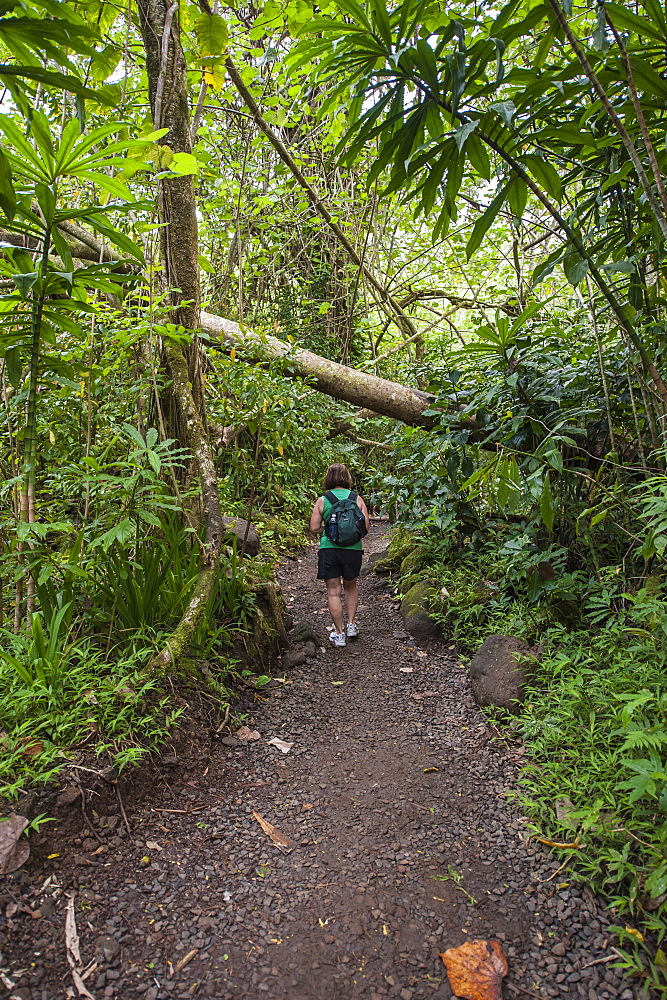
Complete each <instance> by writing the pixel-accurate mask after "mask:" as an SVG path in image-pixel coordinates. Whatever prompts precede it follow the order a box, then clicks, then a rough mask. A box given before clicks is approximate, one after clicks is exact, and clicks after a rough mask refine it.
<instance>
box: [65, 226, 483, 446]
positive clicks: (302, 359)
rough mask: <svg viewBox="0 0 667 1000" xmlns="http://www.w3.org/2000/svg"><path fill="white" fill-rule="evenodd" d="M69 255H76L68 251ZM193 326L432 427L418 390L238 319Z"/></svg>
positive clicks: (104, 252) (368, 404)
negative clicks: (305, 347) (266, 333)
mask: <svg viewBox="0 0 667 1000" xmlns="http://www.w3.org/2000/svg"><path fill="white" fill-rule="evenodd" d="M70 235H76V237H77V238H78V239H79V241H80V244H81V246H82V248H85V249H86V251H87V249H88V248H93V249H94V250H95V252H96V253H98V254H100V256H101V259H103V260H107V261H111V260H113V259H114V257H113V254H112V253H111V251H110V250H109V249H108V248H107V247H106V246H104V245H103V244H102V242H101V240H99V239H98V238H97V237H96V236H94V235H93V234H91V233H88V232H87V231H86V230H82V229H81V227H77V232H76V234H74V233H70ZM84 236H85V239H84ZM73 254H74V256H77V253H76V252H75V251H74V250H73ZM82 255H83V254H82ZM199 329H200V330H202V331H204V332H206V333H208V334H210V335H211V336H212V337H213V338H214V339H215V340H218V341H221V342H222V343H224V344H227V345H229V346H230V347H239V348H242V349H243V350H245V351H249V352H250V353H252V355H253V356H254V357H256V358H260V359H261V358H285V359H286V360H288V361H289V369H288V374H289V373H292V374H293V375H295V376H296V377H297V378H303V379H307V380H309V381H310V382H311V383H312V385H313V386H314V388H316V389H317V390H318V391H319V392H323V393H325V395H327V396H331V397H332V398H333V399H339V400H341V401H343V402H346V403H351V404H352V405H353V406H357V407H360V408H362V409H367V410H372V411H373V413H375V414H377V415H379V416H385V417H393V418H394V419H395V420H400V421H402V422H403V423H406V424H411V425H413V426H416V427H431V426H433V423H434V420H433V418H432V417H430V416H427V415H426V414H425V411H427V410H429V409H430V407H431V404H432V403H433V400H434V397H433V396H431V395H429V394H428V393H426V392H422V390H421V389H416V388H414V387H412V386H407V385H402V384H401V383H399V382H392V381H390V380H389V379H384V378H380V377H379V376H377V375H370V374H369V373H368V372H362V371H359V370H358V369H356V368H348V367H347V366H346V365H340V364H338V363H337V362H336V361H330V360H329V359H328V358H324V357H321V356H320V355H319V354H314V353H313V352H312V351H307V350H305V349H304V348H302V347H296V346H295V345H294V344H288V343H286V342H285V341H284V340H280V339H279V338H278V337H271V336H264V335H263V334H259V333H255V332H254V331H253V330H250V329H249V328H248V327H245V326H241V325H240V324H239V323H234V322H233V321H232V320H229V319H224V317H222V316H216V315H215V314H214V313H209V312H204V311H203V310H202V311H201V312H200V321H199ZM456 426H457V427H465V428H468V429H471V430H474V429H475V425H474V422H473V421H465V420H463V421H461V420H456Z"/></svg>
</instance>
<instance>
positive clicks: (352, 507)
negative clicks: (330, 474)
mask: <svg viewBox="0 0 667 1000" xmlns="http://www.w3.org/2000/svg"><path fill="white" fill-rule="evenodd" d="M324 495H325V497H326V498H327V500H328V501H329V503H330V504H331V510H330V511H329V516H328V517H327V519H326V521H325V522H324V534H325V535H326V536H327V538H328V539H329V541H330V542H333V543H334V545H342V546H343V547H345V546H347V545H355V544H356V543H357V542H359V541H361V539H362V538H363V537H364V535H366V534H368V532H367V531H366V518H365V517H364V515H363V514H362V513H361V511H360V510H359V507H358V506H357V494H356V493H355V492H354V490H350V495H349V496H348V497H346V498H345V499H344V500H339V499H338V497H337V496H336V494H335V493H333V492H332V491H331V490H329V492H328V493H325V494H324Z"/></svg>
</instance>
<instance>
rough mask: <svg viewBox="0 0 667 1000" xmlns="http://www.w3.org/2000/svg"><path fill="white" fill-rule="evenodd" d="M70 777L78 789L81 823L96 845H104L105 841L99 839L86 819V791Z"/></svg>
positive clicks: (74, 778) (76, 780)
mask: <svg viewBox="0 0 667 1000" xmlns="http://www.w3.org/2000/svg"><path fill="white" fill-rule="evenodd" d="M72 777H73V780H74V784H75V785H76V787H77V788H78V789H79V795H80V801H81V815H82V816H83V822H84V823H85V824H86V826H87V827H88V829H89V830H90V832H91V833H92V835H93V837H94V838H95V840H96V841H97V843H98V844H105V843H106V841H105V840H103V839H102V837H100V835H99V833H98V832H97V830H96V829H95V827H94V826H93V824H92V823H91V821H90V820H89V819H88V813H87V812H86V790H85V788H84V787H83V785H82V784H81V782H80V781H79V780H78V779H77V778H76V777H75V776H74V775H72Z"/></svg>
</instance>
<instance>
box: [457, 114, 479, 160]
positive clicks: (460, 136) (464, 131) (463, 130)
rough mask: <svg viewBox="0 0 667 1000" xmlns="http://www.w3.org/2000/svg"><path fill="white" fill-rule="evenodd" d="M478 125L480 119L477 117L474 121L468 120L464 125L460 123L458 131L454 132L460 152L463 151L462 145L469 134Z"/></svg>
mask: <svg viewBox="0 0 667 1000" xmlns="http://www.w3.org/2000/svg"><path fill="white" fill-rule="evenodd" d="M478 125H479V120H478V119H475V120H474V121H471V122H466V123H465V124H464V125H460V126H459V128H458V129H457V130H456V132H455V133H454V139H455V141H456V148H457V149H458V151H459V153H460V152H461V149H462V147H463V146H465V143H466V140H467V138H468V136H469V135H472V133H473V132H474V131H475V129H476V128H477V126H478Z"/></svg>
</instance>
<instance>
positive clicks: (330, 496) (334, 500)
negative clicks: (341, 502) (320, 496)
mask: <svg viewBox="0 0 667 1000" xmlns="http://www.w3.org/2000/svg"><path fill="white" fill-rule="evenodd" d="M324 495H325V497H326V498H327V500H328V501H329V503H330V504H331V506H332V507H335V506H336V504H337V503H338V497H337V496H336V494H335V493H334V492H333V490H329V492H328V493H325V494H324Z"/></svg>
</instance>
